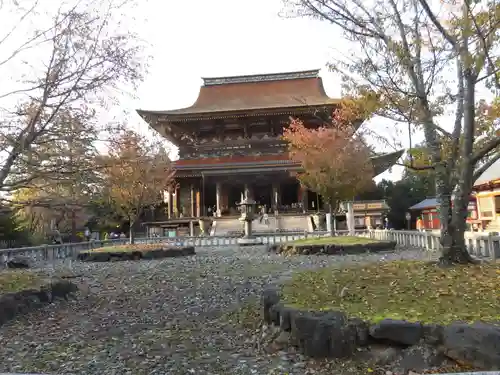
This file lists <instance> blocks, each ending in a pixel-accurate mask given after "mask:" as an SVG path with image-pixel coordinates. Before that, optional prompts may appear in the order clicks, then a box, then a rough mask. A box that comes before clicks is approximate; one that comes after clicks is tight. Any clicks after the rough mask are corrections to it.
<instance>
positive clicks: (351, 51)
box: [283, 0, 500, 265]
mask: <svg viewBox="0 0 500 375" xmlns="http://www.w3.org/2000/svg"><path fill="white" fill-rule="evenodd" d="M283 3H284V5H285V15H287V16H299V17H311V18H313V19H318V20H322V21H326V22H328V23H330V24H331V25H333V27H334V28H337V30H336V31H338V33H337V34H336V35H339V37H340V36H342V37H343V38H344V39H345V41H346V42H347V43H345V45H346V49H345V50H344V51H340V53H338V54H336V56H337V58H336V60H335V61H332V62H331V64H330V68H331V69H332V70H333V71H335V72H337V73H339V74H340V75H341V77H342V79H343V83H344V85H343V86H344V91H346V92H348V93H350V94H351V95H355V93H357V92H360V91H364V92H370V91H373V92H374V93H376V95H375V96H377V97H378V102H379V103H380V105H379V107H378V108H376V110H375V111H374V113H375V114H377V115H380V116H384V117H387V118H390V119H391V120H395V121H396V122H397V123H401V124H404V126H405V127H411V132H415V131H418V132H421V133H422V135H423V136H424V140H425V149H426V154H427V156H428V158H426V159H428V165H426V166H424V167H425V168H427V169H429V170H430V171H431V173H432V175H433V178H434V181H435V184H436V196H437V199H438V201H439V219H440V222H441V233H440V234H441V236H440V238H441V257H440V263H441V264H442V265H450V264H463V263H471V262H472V263H474V259H473V258H472V257H471V256H470V254H469V253H468V251H467V246H466V243H465V237H464V232H465V229H466V218H467V206H468V203H469V199H470V195H471V193H472V187H473V185H474V181H475V179H476V178H477V177H478V176H479V175H480V173H481V171H482V170H484V169H486V168H487V167H488V165H491V164H492V163H494V161H495V160H498V159H500V137H499V136H498V133H497V131H498V125H499V124H498V121H493V122H489V123H488V121H486V122H482V119H481V116H480V115H478V113H477V110H478V102H480V95H482V92H484V90H485V89H491V93H492V94H494V95H495V96H498V89H499V88H500V54H499V52H500V48H499V47H500V38H499V32H500V22H499V11H500V4H499V3H498V2H497V1H487V2H485V1H470V0H465V1H458V2H457V1H449V0H442V1H438V2H432V1H429V0H390V1H386V0H370V1H368V0H356V1H351V0H283ZM340 44H341V43H337V45H340ZM481 91H482V92H481ZM372 96H373V95H372ZM494 104H495V103H493V107H494ZM492 112H494V111H492ZM443 115H450V116H449V117H450V119H449V120H450V121H448V123H445V122H444V121H441V120H442V119H443V118H442V117H441V116H443ZM485 120H488V119H485ZM484 125H486V127H484Z"/></svg>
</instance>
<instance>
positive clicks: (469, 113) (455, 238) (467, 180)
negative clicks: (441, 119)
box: [439, 72, 476, 265]
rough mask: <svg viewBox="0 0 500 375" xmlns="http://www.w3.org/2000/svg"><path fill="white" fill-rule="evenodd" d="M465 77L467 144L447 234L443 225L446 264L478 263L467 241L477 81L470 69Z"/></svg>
mask: <svg viewBox="0 0 500 375" xmlns="http://www.w3.org/2000/svg"><path fill="white" fill-rule="evenodd" d="M464 76H465V80H464V81H465V90H464V117H463V144H462V147H461V163H460V169H459V171H460V175H459V179H458V183H457V186H456V188H455V191H454V194H453V195H454V197H453V208H451V207H449V206H451V204H449V205H448V207H449V211H448V215H447V222H446V224H447V225H446V226H447V230H446V231H445V233H443V226H441V238H442V240H441V245H442V251H441V257H440V259H439V261H440V263H441V264H442V265H452V264H467V263H476V261H475V260H474V259H473V258H472V257H471V256H470V254H469V252H468V251H467V246H466V244H465V229H466V226H467V214H468V209H467V208H468V206H469V197H470V195H471V193H472V184H473V174H474V165H473V163H472V161H471V156H472V151H473V143H474V127H475V84H474V78H473V77H471V73H470V72H466V73H465V74H464ZM450 162H451V161H450ZM450 193H451V191H450ZM450 203H451V198H450Z"/></svg>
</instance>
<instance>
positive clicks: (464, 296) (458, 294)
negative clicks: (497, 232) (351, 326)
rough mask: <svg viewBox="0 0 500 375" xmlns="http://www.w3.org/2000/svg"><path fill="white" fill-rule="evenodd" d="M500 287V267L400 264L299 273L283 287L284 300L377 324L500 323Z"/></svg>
mask: <svg viewBox="0 0 500 375" xmlns="http://www.w3.org/2000/svg"><path fill="white" fill-rule="evenodd" d="M499 282H500V264H484V265H474V266H457V267H454V268H439V267H437V266H436V265H434V264H431V263H426V262H410V261H398V262H388V263H376V264H370V265H363V266H353V267H347V268H343V269H339V268H323V269H321V270H318V271H305V272H300V273H297V274H295V275H294V276H293V278H292V280H290V281H289V282H288V283H286V284H285V285H284V286H283V300H284V302H285V303H286V304H288V305H291V306H294V307H298V308H303V309H310V310H329V309H332V310H341V311H345V312H346V313H347V314H348V315H349V316H351V317H359V318H362V319H364V320H368V321H372V322H376V321H380V320H382V319H384V318H392V319H406V320H409V321H421V322H428V323H431V322H433V323H449V322H452V321H457V320H460V321H467V322H472V321H479V320H481V321H485V322H492V321H499V320H500V288H499V287H498V285H499Z"/></svg>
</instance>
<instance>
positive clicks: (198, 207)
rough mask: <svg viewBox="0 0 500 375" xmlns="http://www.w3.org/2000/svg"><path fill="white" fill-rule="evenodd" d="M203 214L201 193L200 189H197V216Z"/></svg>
mask: <svg viewBox="0 0 500 375" xmlns="http://www.w3.org/2000/svg"><path fill="white" fill-rule="evenodd" d="M200 216H201V193H200V190H197V191H196V217H200Z"/></svg>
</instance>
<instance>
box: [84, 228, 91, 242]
mask: <svg viewBox="0 0 500 375" xmlns="http://www.w3.org/2000/svg"><path fill="white" fill-rule="evenodd" d="M83 235H84V236H85V241H87V242H88V241H90V230H89V228H85V232H84V234H83Z"/></svg>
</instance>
